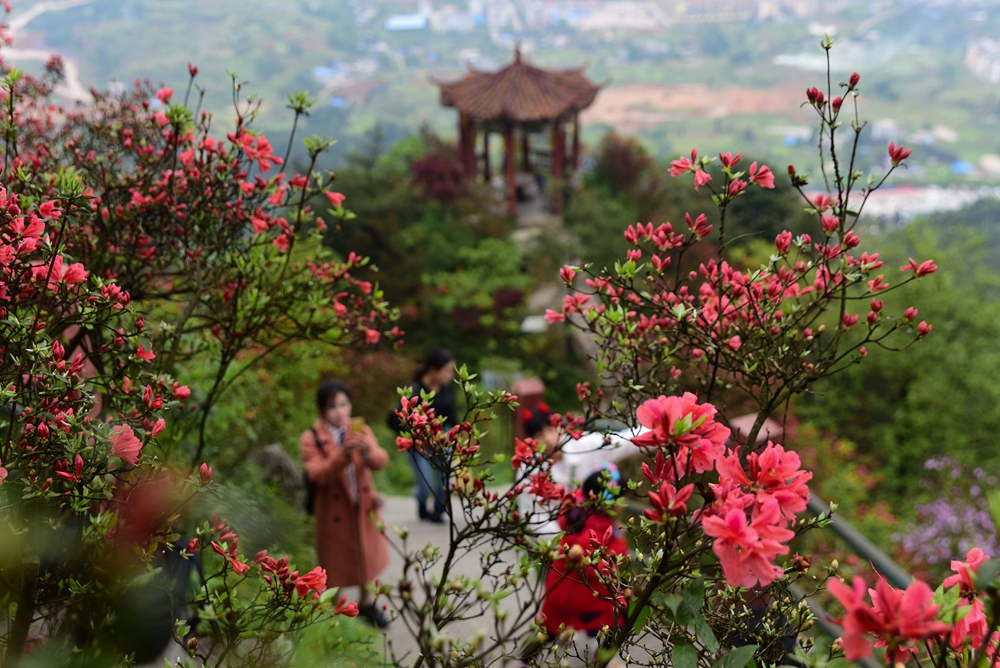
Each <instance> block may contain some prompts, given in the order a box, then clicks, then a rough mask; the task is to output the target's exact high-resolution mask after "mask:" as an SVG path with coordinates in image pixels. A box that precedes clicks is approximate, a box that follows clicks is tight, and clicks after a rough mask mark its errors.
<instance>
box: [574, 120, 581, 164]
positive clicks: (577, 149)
mask: <svg viewBox="0 0 1000 668" xmlns="http://www.w3.org/2000/svg"><path fill="white" fill-rule="evenodd" d="M578 171H580V115H579V114H574V115H573V172H574V173H576V172H578Z"/></svg>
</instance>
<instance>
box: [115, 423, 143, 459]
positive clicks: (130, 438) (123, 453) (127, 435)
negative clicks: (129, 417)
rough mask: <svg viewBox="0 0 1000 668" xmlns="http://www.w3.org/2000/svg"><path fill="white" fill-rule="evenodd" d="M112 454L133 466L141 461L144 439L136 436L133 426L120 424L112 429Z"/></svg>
mask: <svg viewBox="0 0 1000 668" xmlns="http://www.w3.org/2000/svg"><path fill="white" fill-rule="evenodd" d="M111 454H112V455H114V456H115V457H120V458H121V459H122V461H124V462H126V463H128V464H131V465H132V466H135V465H136V464H138V463H139V457H140V456H141V455H142V441H140V440H139V439H138V438H137V437H136V435H135V432H133V431H132V427H129V426H127V425H119V426H118V427H115V428H114V429H113V430H111Z"/></svg>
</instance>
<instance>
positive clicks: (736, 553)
mask: <svg viewBox="0 0 1000 668" xmlns="http://www.w3.org/2000/svg"><path fill="white" fill-rule="evenodd" d="M779 521H781V518H780V511H779V509H778V504H776V503H774V502H769V503H767V504H766V505H765V506H764V507H763V509H762V510H761V511H760V512H759V513H758V515H757V517H756V518H754V519H753V521H752V522H750V523H749V525H748V524H747V516H746V513H745V512H744V511H742V510H740V509H738V508H730V509H729V510H728V511H727V512H726V515H725V517H716V516H709V515H706V516H703V517H702V528H703V530H704V531H705V534H706V535H708V536H712V537H713V538H715V541H714V542H713V543H712V551H713V552H715V556H717V557H718V558H719V564H720V565H721V566H722V573H723V575H724V576H725V578H726V582H728V583H729V585H730V586H733V587H753V586H755V585H756V584H757V583H758V582H759V583H760V585H761V586H765V587H766V586H767V585H769V584H771V583H772V582H773V581H774V580H775V579H776V578H778V577H781V575H782V573H783V571H782V570H781V568H780V567H778V566H775V565H774V564H773V563H771V562H772V561H773V560H774V558H775V557H776V556H777V555H779V554H788V551H789V548H788V546H787V545H785V544H784V542H785V541H789V540H791V539H792V537H793V536H794V535H795V532H793V531H790V530H788V529H785V528H783V527H780V526H778V525H777V524H775V522H779Z"/></svg>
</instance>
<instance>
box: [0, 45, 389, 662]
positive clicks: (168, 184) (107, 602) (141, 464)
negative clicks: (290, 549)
mask: <svg viewBox="0 0 1000 668" xmlns="http://www.w3.org/2000/svg"><path fill="white" fill-rule="evenodd" d="M5 71H6V74H5V76H4V77H3V79H2V82H0V87H2V89H3V91H4V93H3V96H2V97H3V100H4V103H3V109H2V111H0V116H2V118H3V125H4V133H3V138H2V140H0V142H2V149H3V154H4V164H3V171H2V177H0V357H2V363H0V434H2V436H0V525H2V527H3V535H4V539H3V540H2V541H0V582H2V583H3V586H2V587H0V601H2V602H3V607H2V608H0V609H2V612H0V617H2V618H3V621H4V624H3V625H2V628H3V632H2V634H0V655H2V657H3V663H4V665H5V666H6V665H10V666H15V665H17V664H18V663H19V662H20V660H21V659H22V656H23V655H24V653H25V652H26V651H29V650H30V651H31V652H32V653H33V654H35V655H37V656H38V657H39V660H40V661H46V660H47V661H50V662H53V663H63V662H65V661H67V660H69V657H70V656H73V655H76V656H75V657H74V660H79V661H82V662H85V663H86V662H94V661H100V662H108V661H110V662H112V663H116V664H117V663H122V664H126V665H127V664H130V663H133V662H135V661H140V660H141V661H149V660H153V659H156V658H157V657H156V656H155V655H152V656H147V655H146V653H148V652H150V651H152V652H156V651H161V650H158V649H156V648H157V647H161V648H162V647H163V646H165V644H166V641H167V640H168V639H169V637H170V636H171V635H172V636H173V638H174V640H176V641H177V642H178V643H180V644H181V645H182V646H183V647H185V648H186V650H187V652H188V653H189V655H190V656H191V657H192V659H191V662H190V663H191V665H194V660H195V658H197V660H198V661H199V664H200V665H234V664H240V665H276V664H283V663H287V662H288V661H289V660H290V657H291V653H290V652H289V643H290V642H291V641H292V640H294V638H295V637H296V635H297V634H298V633H299V632H300V631H301V630H302V629H304V628H305V627H306V626H308V625H310V624H313V623H315V622H317V621H319V620H320V619H329V618H330V616H331V615H335V614H341V615H353V614H356V613H357V610H356V607H354V606H353V605H352V604H348V603H347V602H346V600H344V599H340V600H339V602H338V601H337V599H336V598H335V595H336V592H335V591H328V590H326V585H325V583H326V574H325V573H324V572H323V571H322V570H320V569H314V570H312V571H309V572H307V573H301V572H299V571H296V570H295V569H294V567H293V566H292V565H291V564H289V563H288V560H287V558H282V559H274V558H272V557H270V556H268V555H267V554H266V553H264V552H262V553H259V554H257V555H256V556H254V557H252V558H249V559H248V558H247V556H246V555H244V554H242V553H241V552H240V550H239V539H238V537H237V535H236V533H235V532H234V531H233V530H232V529H231V528H230V527H229V526H228V524H227V523H226V521H225V520H219V519H218V518H214V519H213V520H212V521H211V522H208V523H204V524H203V525H201V526H200V527H199V528H198V529H197V531H196V535H195V536H193V537H191V536H188V537H182V536H180V535H179V533H178V529H179V528H180V527H181V525H182V524H183V522H182V520H183V519H184V514H185V512H186V509H187V508H189V507H190V506H191V502H192V500H193V498H194V497H195V496H196V495H198V494H200V493H202V492H204V491H205V490H206V489H208V488H209V487H210V485H211V481H212V477H213V471H212V469H211V467H209V466H208V464H205V463H202V464H201V466H200V467H198V468H197V469H195V467H196V466H197V464H195V465H190V464H189V463H188V464H182V465H181V466H179V467H176V466H173V465H171V464H170V463H169V462H168V461H166V460H165V459H163V458H162V455H163V453H165V452H169V451H170V447H168V444H163V443H161V441H163V440H164V439H165V438H167V436H168V435H172V436H171V438H172V441H173V442H174V443H177V442H181V439H182V438H183V435H184V430H185V428H186V426H185V424H184V418H183V415H184V414H179V409H181V408H182V407H186V409H187V410H186V411H185V413H186V414H187V415H189V416H192V418H193V425H194V428H195V429H197V430H198V431H199V438H198V439H197V442H196V445H195V447H193V448H192V449H191V451H190V452H189V453H188V454H189V455H190V456H191V457H192V458H195V459H194V461H195V462H198V461H200V457H199V454H200V453H201V452H202V450H203V446H204V442H205V440H204V434H205V426H206V424H207V421H208V418H209V413H210V409H211V407H212V405H213V403H214V402H215V401H217V400H218V398H219V396H220V395H221V393H222V392H224V390H225V389H226V387H227V386H228V385H229V383H231V382H232V379H233V378H234V377H236V376H238V375H239V374H240V373H241V372H242V370H244V369H246V368H249V366H250V365H252V364H254V363H255V361H257V360H259V359H261V358H262V357H263V356H265V355H267V354H268V353H269V352H271V351H272V350H274V349H275V348H276V347H277V346H280V345H283V344H284V343H286V342H288V341H291V340H295V339H302V338H313V339H319V340H324V341H328V342H332V343H337V344H347V343H353V342H356V341H362V342H368V343H371V342H374V341H375V340H377V339H378V338H380V336H381V332H380V328H381V325H382V323H384V321H385V320H386V319H387V317H388V315H389V313H388V310H387V308H386V306H385V304H384V303H383V302H382V301H381V299H380V297H379V293H378V290H377V289H376V288H375V287H374V286H372V285H371V284H369V283H367V282H364V281H361V280H359V279H357V278H355V277H354V276H353V274H352V272H353V271H355V270H356V269H357V268H358V267H361V266H363V265H364V264H365V260H364V259H363V258H358V257H356V256H352V257H349V258H347V261H346V262H342V261H338V260H336V259H335V258H333V257H330V256H329V255H327V254H324V253H323V252H320V251H317V253H316V254H315V255H312V256H310V255H308V254H305V252H304V251H302V249H301V248H299V246H300V245H303V244H305V245H308V244H310V243H312V244H313V246H316V245H317V244H316V242H317V241H318V237H317V236H316V234H315V230H317V229H318V228H321V227H322V221H320V219H318V218H317V217H316V216H315V215H314V214H313V213H312V212H310V211H309V210H308V209H307V208H306V207H305V206H304V205H303V204H302V202H304V200H305V198H306V196H307V194H309V193H312V192H315V191H316V190H317V189H323V190H325V186H324V184H323V182H322V181H320V180H319V177H313V176H300V175H296V176H295V177H293V178H291V179H288V180H287V181H286V179H285V178H284V176H283V175H282V174H278V175H276V176H273V177H268V178H265V177H264V176H263V174H266V173H267V172H268V171H269V170H270V169H271V168H273V167H274V166H275V165H278V164H281V163H282V162H283V158H281V157H279V156H276V155H274V153H273V150H272V149H271V147H270V144H269V143H268V141H267V140H266V138H264V137H262V136H257V135H254V134H253V133H252V132H251V131H250V130H249V129H248V127H247V121H248V120H249V118H252V114H250V115H249V116H247V115H245V114H243V113H241V114H240V115H239V118H238V120H237V127H236V129H235V131H234V132H232V133H229V135H228V136H227V139H226V140H225V141H218V140H216V139H214V138H213V137H212V135H210V134H209V129H210V120H211V119H210V117H209V116H208V115H207V114H200V115H198V119H197V121H196V120H195V115H196V114H195V112H191V111H189V110H188V109H187V107H186V106H185V105H181V104H176V103H173V102H172V100H173V93H172V91H170V90H169V89H161V90H159V91H155V92H154V91H152V89H150V88H149V87H148V86H147V85H142V84H140V85H138V86H137V88H136V90H135V91H134V92H133V93H132V94H130V95H126V96H122V97H110V96H101V95H97V96H96V98H95V102H94V104H93V106H91V107H89V108H86V109H80V110H78V111H72V112H67V111H65V110H61V109H58V108H56V107H54V106H51V105H50V104H49V101H48V95H49V94H50V93H51V91H52V87H53V85H54V83H55V82H56V81H57V80H58V77H59V74H60V71H61V66H60V63H59V62H58V60H54V61H52V62H51V63H50V64H49V68H48V73H47V74H46V75H45V76H44V77H42V78H40V79H36V78H33V77H29V76H25V75H24V74H23V73H22V72H20V71H19V70H16V69H9V70H7V69H5ZM196 72H197V70H196V68H192V77H193V76H194V75H195V74H196ZM236 90H237V91H238V90H239V86H237V87H236ZM154 98H155V99H156V100H158V102H159V105H161V107H162V110H160V111H157V110H156V108H155V107H154V105H153V103H152V102H151V100H152V99H154ZM292 102H293V107H295V111H296V113H297V114H301V113H305V110H306V109H307V108H308V104H307V101H305V100H304V98H295V99H293V100H292ZM326 144H327V142H324V141H322V140H319V139H311V140H308V141H307V146H308V147H309V150H310V156H311V157H312V159H313V161H314V162H315V159H316V156H317V155H318V154H319V152H320V151H321V150H322V148H323V147H324V146H325V145H326ZM255 170H256V171H257V173H256V174H254V173H253V172H254V171H255ZM327 197H328V201H329V202H330V205H331V207H332V208H333V211H334V215H336V216H339V217H341V218H346V217H348V214H347V212H346V211H345V210H344V209H343V206H342V200H343V196H342V195H340V194H338V193H332V192H328V193H327ZM286 216H287V219H286ZM151 323H156V324H155V325H154V324H151ZM390 335H392V333H391V332H390ZM194 363H197V364H200V365H210V366H211V368H212V372H213V374H214V377H215V381H214V383H210V384H209V385H208V387H207V389H206V390H205V394H204V395H202V396H196V397H195V399H197V400H198V407H197V408H196V407H195V405H194V402H193V401H190V400H191V399H192V396H194V395H193V394H192V391H191V389H190V388H189V387H188V386H186V385H182V384H181V383H180V382H179V381H177V380H174V378H173V376H172V374H171V372H172V371H175V370H183V369H184V368H185V365H188V364H194ZM188 461H189V462H190V461H191V459H189V460H188ZM192 589H193V592H194V593H193V594H192V593H191V591H192ZM158 615H159V616H162V617H164V618H165V619H156V617H157V616H158ZM142 620H146V622H145V623H144V622H143V621H142ZM171 627H172V628H171Z"/></svg>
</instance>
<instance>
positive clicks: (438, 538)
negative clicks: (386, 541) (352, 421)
mask: <svg viewBox="0 0 1000 668" xmlns="http://www.w3.org/2000/svg"><path fill="white" fill-rule="evenodd" d="M382 517H383V519H384V521H385V525H386V533H387V534H388V535H389V536H390V537H391V540H392V541H393V542H394V543H395V544H396V545H401V541H400V540H399V538H398V536H397V535H396V534H395V532H394V531H393V530H392V528H393V527H400V528H402V527H407V528H408V529H409V537H408V538H407V543H408V547H409V549H410V550H414V549H419V548H422V547H423V546H425V545H427V544H428V543H430V544H432V545H436V546H438V547H440V548H442V549H445V548H447V546H448V542H449V540H448V525H447V524H431V523H430V522H421V521H419V520H418V519H417V508H416V502H415V501H414V500H413V499H412V498H410V497H405V498H404V497H398V496H391V497H387V498H386V503H385V505H384V506H383V507H382ZM389 552H390V561H389V566H388V567H387V568H386V569H385V570H384V571H383V572H382V575H381V578H380V579H381V580H383V581H385V582H387V583H391V584H393V585H395V584H397V583H398V582H399V578H400V575H401V574H402V572H403V558H402V555H400V554H399V552H398V550H395V549H393V548H392V547H390V549H389ZM454 574H455V575H456V576H460V575H466V576H469V577H478V576H479V575H480V574H481V570H480V564H479V559H478V555H476V554H470V555H467V556H465V557H463V558H461V559H459V560H458V561H457V562H456V564H455V570H454ZM501 608H502V609H504V610H506V611H507V614H508V615H511V618H513V615H515V614H516V611H517V602H516V601H515V600H514V598H513V597H508V598H506V599H504V600H503V601H502V602H501ZM493 623H494V619H493V618H492V615H490V616H489V617H488V618H479V619H475V620H462V621H460V622H455V623H453V624H451V625H449V626H448V628H447V629H446V632H447V634H448V635H450V636H452V637H455V638H463V639H466V640H467V639H469V638H471V637H472V636H473V635H474V634H475V633H476V631H477V630H479V629H489V628H492V626H493ZM386 635H387V637H388V638H389V639H390V641H391V643H392V648H393V651H394V652H395V653H396V656H397V657H398V658H399V659H400V664H401V665H404V666H409V665H413V664H414V663H415V662H416V659H417V655H418V653H419V652H418V649H417V643H416V641H415V640H414V639H413V637H412V636H411V635H410V634H409V633H408V631H407V628H406V625H405V624H404V623H403V621H402V620H399V619H397V620H395V621H394V622H393V623H392V624H391V625H390V627H389V629H388V630H387V633H386ZM408 653H409V656H405V655H407V654H408ZM404 656H405V658H404Z"/></svg>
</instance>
